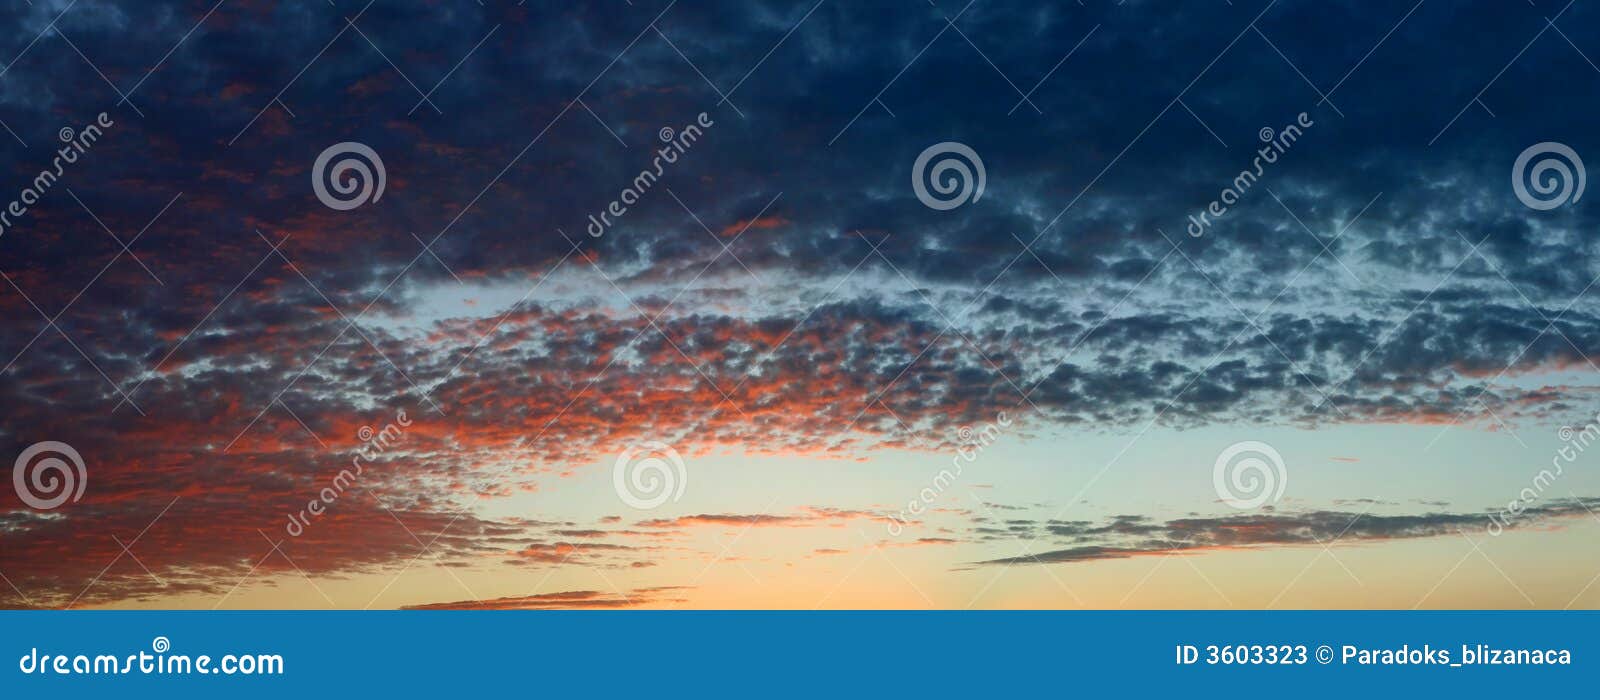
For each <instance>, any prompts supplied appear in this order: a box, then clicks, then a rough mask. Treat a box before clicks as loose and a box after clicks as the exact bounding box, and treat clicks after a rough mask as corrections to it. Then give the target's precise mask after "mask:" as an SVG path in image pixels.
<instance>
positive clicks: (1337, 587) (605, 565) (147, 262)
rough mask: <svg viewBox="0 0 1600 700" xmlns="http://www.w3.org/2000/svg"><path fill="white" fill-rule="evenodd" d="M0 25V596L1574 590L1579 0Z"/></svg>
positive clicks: (196, 17)
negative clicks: (1521, 174) (354, 174)
mask: <svg viewBox="0 0 1600 700" xmlns="http://www.w3.org/2000/svg"><path fill="white" fill-rule="evenodd" d="M0 17H3V18H4V20H5V22H6V24H7V26H10V27H12V28H13V30H12V31H10V32H6V33H4V36H3V37H0V125H3V126H4V129H3V132H4V133H0V157H3V158H5V159H6V165H5V167H4V168H3V170H0V173H3V174H4V177H3V178H0V211H4V205H5V204H9V203H11V202H12V201H13V200H21V201H26V200H29V199H33V197H31V196H29V195H28V192H30V191H33V190H35V189H42V190H43V191H33V194H36V195H38V196H37V201H36V203H30V204H29V205H28V206H27V207H26V211H25V212H23V213H21V214H18V212H17V208H20V207H18V205H13V207H15V208H13V209H12V210H10V211H9V212H8V213H9V214H10V216H9V217H7V218H6V219H4V220H0V224H3V225H4V226H3V229H0V274H3V280H0V363H3V364H0V368H3V370H0V415H3V418H0V454H3V455H5V459H8V460H9V459H16V458H17V456H19V455H23V454H24V453H25V451H27V450H29V448H30V446H36V445H39V444H40V443H44V442H57V443H62V444H65V445H67V446H70V448H71V449H72V450H73V451H74V452H75V453H76V454H77V456H78V457H80V458H81V461H82V465H83V466H82V470H81V471H79V472H75V473H73V476H74V478H76V479H78V480H81V482H82V483H83V492H82V495H81V497H80V498H77V499H73V498H71V497H70V494H68V496H69V497H68V498H66V499H64V501H65V502H62V503H60V504H59V505H54V506H52V507H40V504H39V503H38V494H34V495H32V496H28V495H27V494H23V493H19V488H21V487H27V488H22V489H21V490H22V491H28V490H32V489H33V485H31V484H29V483H27V481H26V480H24V479H22V476H19V475H31V474H32V473H33V472H32V471H31V470H32V469H34V468H36V467H37V466H38V465H37V464H33V465H30V464H24V463H22V462H20V461H19V462H18V463H17V464H16V465H14V469H13V477H14V479H16V480H15V481H14V480H5V482H4V484H0V607H4V608H32V607H41V608H60V607H74V608H100V607H109V608H151V607H154V608H197V609H212V608H297V609H298V608H310V609H321V608H330V607H332V608H356V609H361V608H375V609H376V608H401V607H425V608H569V607H570V608H636V607H645V608H679V607H681V608H800V609H811V608H955V609H965V608H1125V607H1126V608H1406V609H1409V608H1413V607H1448V608H1530V607H1532V608H1554V609H1562V608H1568V607H1571V608H1593V607H1600V585H1594V584H1595V583H1596V580H1597V578H1600V550H1597V549H1596V548H1595V547H1594V542H1595V541H1596V535H1597V534H1600V514H1597V513H1600V475H1597V470H1596V467H1597V466H1600V449H1597V450H1594V451H1591V452H1584V450H1583V448H1584V447H1585V446H1587V444H1588V443H1587V440H1588V438H1587V437H1585V435H1586V427H1589V428H1588V430H1589V432H1588V433H1587V435H1590V436H1596V435H1600V427H1597V426H1594V424H1595V423H1596V421H1597V420H1600V381H1597V379H1600V374H1597V372H1600V366H1597V364H1596V363H1597V360H1600V351H1597V350H1600V305H1597V302H1600V291H1596V290H1595V289H1594V285H1595V283H1596V281H1597V280H1600V258H1597V253H1600V243H1597V241H1600V234H1597V232H1600V216H1596V215H1595V213H1596V212H1600V206H1597V204H1600V194H1594V193H1583V192H1581V191H1580V190H1578V189H1577V188H1578V187H1581V186H1582V183H1583V182H1584V178H1585V177H1586V173H1585V172H1584V170H1583V166H1582V164H1581V162H1580V163H1576V164H1574V163H1571V162H1570V159H1569V161H1564V163H1565V165H1566V166H1568V173H1567V174H1568V175H1569V176H1570V177H1569V178H1568V180H1567V182H1566V183H1565V184H1566V185H1567V186H1568V187H1569V188H1570V189H1569V190H1568V191H1567V192H1566V193H1565V194H1566V195H1567V196H1565V197H1564V198H1563V199H1564V201H1558V202H1547V203H1549V204H1551V205H1552V206H1548V207H1544V206H1534V205H1530V204H1529V203H1527V202H1526V201H1524V200H1525V199H1527V198H1526V197H1525V196H1524V195H1526V194H1527V192H1526V190H1525V189H1524V188H1525V187H1526V184H1525V183H1526V180H1524V181H1523V183H1521V184H1515V185H1514V182H1516V180H1517V178H1516V175H1515V173H1514V170H1515V167H1516V166H1517V165H1518V157H1519V155H1521V154H1523V153H1524V152H1525V151H1529V150H1533V147H1535V146H1536V145H1541V146H1542V145H1545V144H1550V143H1554V144H1559V145H1562V146H1563V147H1564V148H1568V149H1570V151H1571V152H1572V153H1575V154H1576V155H1578V156H1582V157H1588V158H1590V162H1591V163H1600V139H1596V138H1595V126H1594V123H1595V115H1596V114H1597V109H1600V66H1597V64H1596V63H1595V61H1594V59H1596V58H1600V8H1597V7H1596V6H1595V5H1594V4H1592V3H1588V4H1586V3H1577V4H1569V3H1564V2H1556V1H1554V0H1537V1H1536V2H1530V3H1522V2H1501V3H1488V2H1485V3H1455V2H1441V1H1439V0H1435V1H1434V2H1427V1H1426V0H1423V1H1422V2H1417V1H1416V0H1402V1H1401V2H1397V3H1371V2H1355V1H1354V0H1350V1H1344V2H1315V3H1311V2H1289V1H1288V0H1277V1H1275V2H1260V1H1258V0H1233V2H1183V3H1179V2H1153V1H1147V0H1128V1H1126V2H1115V1H1111V0H1085V1H1084V2H1040V3H1022V2H1002V1H999V0H972V1H971V2H966V0H936V1H935V0H881V1H874V2H847V1H845V0H820V1H819V0H799V1H798V2H790V1H788V0H782V1H777V2H692V1H691V0H680V1H678V2H661V1H658V0H632V1H631V2H626V1H623V0H599V1H596V2H582V3H548V2H528V3H517V2H507V1H496V0H486V1H485V2H483V3H474V2H470V1H467V0H435V1H432V2H414V3H400V2H387V1H378V2H367V0H359V1H358V0H339V1H338V2H321V1H319V2H300V3H270V2H257V1H244V0H237V1H232V0H223V1H222V2H218V1H217V0H205V1H203V2H148V3H135V2H130V1H128V0H118V1H110V0H34V1H33V2H32V3H24V2H13V3H7V4H6V5H5V7H4V8H3V9H0ZM101 113H105V114H106V118H105V120H104V121H103V122H102V123H110V124H111V125H110V126H106V127H104V128H103V129H101V130H100V131H101V132H102V133H100V134H99V137H98V140H96V141H94V142H93V143H92V145H90V146H89V147H88V148H84V149H82V152H81V153H76V152H74V158H73V159H72V160H73V162H70V163H64V164H62V167H60V168H59V171H60V172H59V173H58V172H57V170H58V168H57V167H56V166H55V165H54V164H53V159H55V158H57V157H58V156H59V155H60V154H59V153H58V149H62V148H66V149H69V150H70V149H72V148H73V146H72V145H69V141H72V140H73V139H75V136H74V135H81V134H82V133H83V132H84V131H85V130H86V129H87V128H88V126H89V125H91V124H96V120H97V118H98V115H100V114H101ZM702 115H704V116H702ZM1301 115H1303V116H1301ZM691 125H693V126H694V128H693V129H691ZM1290 125H1296V128H1295V131H1296V132H1297V135H1298V138H1297V139H1296V140H1293V141H1292V143H1288V144H1287V145H1286V146H1284V147H1281V148H1279V149H1278V150H1277V151H1272V152H1273V154H1274V155H1273V158H1272V162H1270V163H1264V164H1263V165H1262V167H1260V168H1257V166H1256V161H1257V159H1258V158H1260V156H1261V153H1262V152H1261V151H1260V149H1263V148H1265V149H1269V150H1270V149H1273V148H1274V146H1273V145H1272V144H1275V143H1276V144H1282V143H1283V142H1282V141H1281V138H1282V136H1283V135H1284V133H1285V132H1286V131H1288V130H1289V127H1290ZM69 128H70V129H71V130H72V132H73V133H72V134H68V133H66V132H65V131H64V130H65V129H69ZM669 129H670V130H671V131H670V132H669V131H668V130H669ZM690 131H693V132H695V133H696V136H697V139H696V140H694V141H693V142H692V143H686V142H685V141H683V137H684V135H685V133H686V132H690ZM73 142H75V141H73ZM349 143H355V144H360V145H361V146H362V147H363V148H367V149H370V152H371V153H374V154H376V155H377V156H378V157H379V158H380V159H381V163H377V164H375V163H370V162H368V163H365V164H364V167H367V168H368V170H369V171H371V170H373V169H376V170H377V171H378V172H379V173H381V176H382V180H383V183H384V187H383V189H382V192H381V196H378V195H377V194H376V192H372V193H369V194H371V195H373V196H370V197H366V198H364V199H363V201H360V202H349V199H350V198H349V197H348V196H342V197H341V196H338V195H340V194H341V193H339V192H335V193H333V194H334V195H335V196H333V199H339V200H341V201H344V202H346V203H348V204H352V205H355V206H333V205H330V204H329V201H330V200H329V196H330V195H329V193H328V192H327V191H326V187H325V186H324V185H321V184H319V185H317V186H313V181H314V180H316V179H317V178H316V173H315V171H316V170H317V166H318V165H319V164H320V163H319V156H322V155H323V154H325V153H329V152H332V151H334V150H337V149H336V146H339V145H341V144H349ZM948 143H954V144H960V145H962V146H963V147H964V148H966V149H970V152H971V153H973V154H976V156H978V158H979V159H980V160H981V171H982V178H981V182H982V191H981V195H979V194H978V193H977V192H976V190H975V189H974V190H973V191H970V192H967V194H968V195H971V196H969V197H968V198H967V199H966V200H965V201H961V202H946V204H952V205H954V206H948V207H942V206H934V205H930V204H929V203H926V202H925V201H924V199H926V197H924V196H923V195H925V194H927V193H926V190H925V189H920V188H921V187H922V186H921V185H918V186H914V185H913V181H914V180H916V179H917V172H916V170H917V165H919V156H921V155H922V154H924V153H925V151H929V150H932V149H931V147H935V146H936V145H940V144H948ZM662 149H668V150H667V151H663V150H662ZM673 149H676V150H673ZM345 150H349V149H345ZM946 150H948V149H946ZM1540 150H1542V151H1549V150H1550V149H1549V148H1543V149H1540ZM667 152H670V153H672V154H673V155H672V158H671V159H670V161H668V160H661V159H662V158H663V154H664V153H667ZM1536 162H1542V161H1536ZM658 163H659V168H658ZM972 165H973V164H972V163H970V162H966V163H964V166H965V167H967V168H968V170H969V171H971V170H972V167H971V166H972ZM42 169H44V170H48V171H49V172H51V173H53V174H56V175H58V177H57V178H56V179H55V181H54V182H53V183H52V184H50V186H48V187H46V188H36V178H37V177H38V176H39V175H40V172H41V170H42ZM658 170H659V177H652V178H650V179H649V183H648V185H649V186H647V187H638V186H636V183H638V182H639V180H638V178H639V176H640V174H641V172H645V171H648V172H650V173H652V174H653V175H654V174H657V173H658ZM1244 170H1248V171H1250V172H1252V173H1256V172H1257V171H1258V170H1259V173H1258V176H1257V177H1255V178H1253V179H1252V181H1251V183H1250V186H1248V187H1236V186H1235V183H1236V178H1237V177H1238V176H1239V175H1240V173H1241V171H1244ZM1573 170H1575V171H1576V172H1572V171H1573ZM1539 172H1542V174H1543V175H1544V176H1551V175H1559V174H1560V172H1559V169H1556V170H1544V171H1539ZM944 173H945V174H946V175H951V174H953V173H954V174H959V173H957V171H944ZM346 174H349V172H347V173H346ZM977 177H978V176H977V174H976V173H974V174H973V177H972V178H969V179H968V180H967V181H966V182H963V183H961V184H962V186H964V187H975V182H974V180H975V179H976V178H977ZM1542 182H1543V181H1542V180H1541V179H1540V178H1539V177H1537V176H1536V177H1535V178H1534V179H1533V180H1532V184H1533V186H1534V189H1535V190H1537V189H1538V187H1539V185H1541V184H1542ZM933 183H934V185H939V184H941V181H940V180H938V179H935V180H934V181H933ZM333 184H334V185H335V186H337V185H339V184H340V181H339V180H337V179H336V180H334V181H333ZM367 184H372V183H370V182H369V183H367ZM335 189H337V187H335ZM935 189H937V187H936V188H935ZM1230 192H1231V193H1232V194H1233V195H1236V196H1233V197H1227V193H1230ZM346 194H347V193H346ZM935 194H937V193H935ZM1535 194H1538V193H1537V192H1536V193H1535ZM1220 198H1228V199H1231V200H1232V202H1231V203H1230V204H1228V205H1227V207H1226V211H1225V212H1224V213H1222V214H1220V215H1217V214H1216V213H1215V211H1213V212H1211V213H1209V214H1208V215H1207V220H1206V222H1205V225H1204V226H1201V227H1197V226H1196V224H1195V223H1194V222H1195V221H1197V220H1198V217H1199V215H1200V214H1201V213H1202V212H1205V211H1206V210H1207V208H1208V206H1209V205H1210V204H1211V203H1212V202H1213V201H1214V200H1219V199H1220ZM619 199H622V200H623V201H627V202H629V203H628V204H626V211H625V213H622V214H620V215H619V214H617V213H616V211H617V210H616V209H612V208H611V207H612V203H613V202H614V201H616V200H619ZM1546 200H1548V193H1547V195H1546ZM608 210H609V211H608ZM602 213H606V214H607V216H606V217H605V223H604V226H597V225H596V223H595V222H596V221H598V220H599V218H600V216H601V214H602ZM591 217H595V218H594V219H591ZM1191 217H1195V218H1193V219H1192V218H1191ZM1194 234H1198V235H1194ZM386 427H387V428H388V429H389V430H388V432H387V433H385V429H386ZM379 434H384V435H385V436H384V437H381V438H380V437H376V436H377V435H379ZM380 440H381V442H382V446H381V449H373V444H374V441H380ZM975 443H977V444H975ZM1262 447H1265V448H1268V449H1267V451H1266V452H1263V451H1262ZM1234 448H1237V450H1236V449H1234ZM363 450H365V451H366V455H365V457H364V464H365V466H364V467H363V469H362V471H361V472H360V473H359V475H356V476H354V478H348V477H346V478H340V477H339V475H340V471H341V470H343V469H347V468H350V467H351V464H352V458H353V457H355V456H357V455H358V454H361V453H362V452H363ZM1238 450H1244V451H1246V452H1249V453H1250V455H1254V457H1255V458H1256V459H1257V461H1255V462H1254V463H1253V464H1256V465H1260V464H1262V463H1263V462H1262V461H1260V460H1261V459H1265V463H1266V466H1267V470H1266V472H1265V473H1260V472H1257V473H1251V474H1246V476H1245V478H1246V479H1248V478H1250V477H1252V476H1266V477H1269V482H1270V483H1267V484H1265V486H1266V490H1265V491H1264V492H1260V498H1259V499H1255V500H1257V501H1258V502H1255V503H1251V504H1240V503H1230V502H1229V500H1228V496H1229V494H1227V493H1224V491H1225V490H1226V489H1224V488H1222V487H1221V486H1220V485H1219V484H1218V482H1217V480H1216V478H1215V477H1216V476H1217V472H1218V471H1219V468H1220V467H1219V459H1221V458H1223V457H1225V456H1226V455H1228V454H1230V453H1236V452H1237V451H1238ZM1563 450H1565V452H1563ZM1262 455H1269V456H1271V457H1272V458H1271V459H1267V458H1264V457H1262ZM1564 455H1565V456H1564ZM1274 460H1277V461H1276V462H1274ZM1222 461H1224V462H1226V461H1227V460H1226V459H1222ZM55 464H58V465H59V464H61V462H55ZM956 465H960V467H959V470H958V469H957V467H956ZM69 466H70V465H69ZM1223 466H1230V468H1231V465H1223ZM1558 467H1559V469H1558ZM1542 470H1547V471H1548V472H1549V473H1547V474H1545V475H1544V476H1541V471H1542ZM70 471H71V470H70V469H69V472H70ZM1247 471H1248V470H1247ZM941 472H945V473H944V474H941ZM1228 473H1229V475H1230V476H1231V475H1232V473H1233V472H1231V471H1230V472H1228ZM57 474H58V475H59V474H60V472H59V471H58V472H57ZM619 475H621V476H622V477H623V479H622V481H621V482H620V483H619V480H618V477H619ZM1552 475H1553V478H1551V477H1552ZM634 476H639V478H640V479H643V480H644V481H642V482H640V483H632V482H631V481H629V479H631V478H632V477H634ZM662 476H665V477H667V478H668V479H669V482H670V483H665V484H664V485H665V487H666V490H665V491H662V490H661V489H660V488H659V487H661V486H663V483H661V482H657V483H656V484H654V486H656V487H658V488H656V489H654V490H651V489H650V488H649V487H650V486H651V484H650V483H649V479H651V478H654V477H662ZM336 481H337V483H338V489H337V490H336V491H325V489H333V488H334V487H335V484H336ZM19 484H20V486H19ZM1256 485H1257V486H1261V485H1262V484H1260V483H1258V484H1256ZM640 489H643V490H644V491H649V493H646V494H643V495H641V493H639V490H640ZM47 490H48V489H47ZM1258 491H1259V489H1258ZM330 492H331V493H333V495H334V497H333V498H331V499H330V498H326V497H325V494H326V493H330ZM1530 494H1531V497H1530ZM1253 495H1254V494H1251V496H1253ZM25 496H26V497H25ZM30 500H32V501H33V502H32V503H30V502H29V501H30ZM314 500H315V501H318V502H319V503H323V504H324V505H321V506H319V507H318V508H319V509H320V510H322V511H323V512H321V513H318V514H304V515H302V514H301V511H303V510H305V509H307V507H308V503H310V502H312V501H314ZM1246 500H1251V498H1250V497H1247V498H1246ZM1513 502H1516V503H1517V506H1516V507H1515V508H1512V514H1511V515H1509V516H1505V517H1502V518H1501V519H1498V520H1491V516H1492V515H1495V514H1498V513H1500V512H1501V511H1502V510H1505V509H1508V508H1510V507H1511V506H1510V504H1512V503H1513ZM913 504H915V505H914V506H913ZM46 505H48V504H46ZM641 505H646V506H650V507H646V508H641V507H637V506H641ZM1240 506H1246V507H1240ZM1497 517H1499V516H1497Z"/></svg>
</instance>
